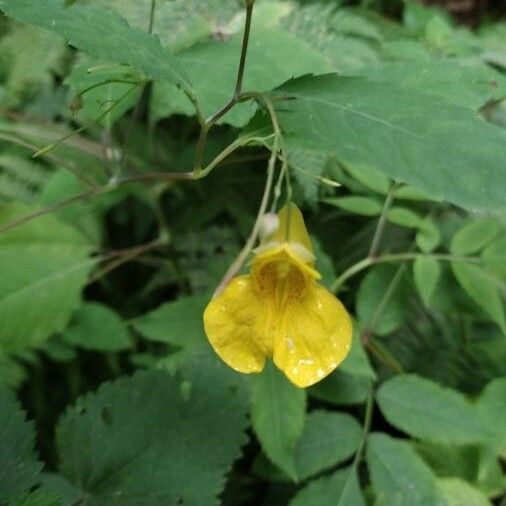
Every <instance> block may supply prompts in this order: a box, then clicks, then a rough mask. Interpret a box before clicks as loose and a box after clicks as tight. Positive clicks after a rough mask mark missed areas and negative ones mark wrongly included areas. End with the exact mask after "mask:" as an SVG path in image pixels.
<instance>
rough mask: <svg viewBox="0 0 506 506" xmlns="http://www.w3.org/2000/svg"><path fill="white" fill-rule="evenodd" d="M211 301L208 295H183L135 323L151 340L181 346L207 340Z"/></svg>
mask: <svg viewBox="0 0 506 506" xmlns="http://www.w3.org/2000/svg"><path fill="white" fill-rule="evenodd" d="M208 301H209V298H208V297H201V296H193V297H180V298H179V299H177V300H176V301H174V302H167V303H166V304H162V305H161V306H160V307H158V308H157V309H155V310H154V311H151V312H149V313H147V314H145V315H143V316H141V317H140V318H137V319H135V320H134V322H133V324H132V325H133V327H134V329H135V330H136V331H137V332H139V333H140V334H141V335H142V336H143V337H145V338H146V339H149V340H151V341H157V342H160V343H168V344H172V345H174V346H181V347H186V346H195V345H198V344H202V343H205V342H206V339H205V334H204V325H203V320H202V315H203V313H204V309H205V307H206V304H207V302H208Z"/></svg>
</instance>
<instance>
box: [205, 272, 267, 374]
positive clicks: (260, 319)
mask: <svg viewBox="0 0 506 506" xmlns="http://www.w3.org/2000/svg"><path fill="white" fill-rule="evenodd" d="M265 320H266V312H265V310H264V308H263V307H262V303H261V301H260V299H259V298H258V296H256V294H255V292H254V291H253V287H252V283H251V278H250V276H238V277H236V278H234V279H232V281H230V283H229V284H228V285H227V287H226V288H225V290H223V292H222V293H221V294H220V295H218V296H217V297H216V298H214V299H213V300H211V302H210V303H209V304H208V306H207V308H206V310H205V312H204V327H205V331H206V335H207V338H208V339H209V342H210V343H211V345H212V347H213V348H214V351H215V352H216V353H217V354H218V355H219V356H220V358H221V359H222V360H223V361H224V362H225V363H226V364H227V365H229V366H230V367H232V369H235V370H236V371H239V372H242V373H253V372H260V371H261V370H262V369H263V368H264V365H265V356H266V355H267V354H270V350H269V348H272V346H269V345H268V343H265V342H264V339H263V335H264V332H262V328H265Z"/></svg>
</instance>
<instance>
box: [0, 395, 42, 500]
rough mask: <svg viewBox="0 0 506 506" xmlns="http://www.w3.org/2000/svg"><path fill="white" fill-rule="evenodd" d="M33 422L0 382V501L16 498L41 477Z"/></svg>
mask: <svg viewBox="0 0 506 506" xmlns="http://www.w3.org/2000/svg"><path fill="white" fill-rule="evenodd" d="M34 442H35V431H34V424H33V422H28V421H26V419H25V414H24V413H23V411H22V410H21V407H20V405H19V403H18V402H17V400H16V398H15V397H14V394H13V393H12V392H11V391H10V390H8V389H7V388H6V387H5V386H3V385H0V503H2V504H3V503H7V502H8V501H10V500H12V499H15V498H17V497H18V496H20V495H22V494H24V493H25V492H27V491H28V490H29V489H30V488H32V487H33V486H34V485H35V484H36V483H37V482H38V480H39V476H38V474H39V472H40V470H41V468H42V464H41V463H40V462H38V460H37V457H36V455H35V452H34Z"/></svg>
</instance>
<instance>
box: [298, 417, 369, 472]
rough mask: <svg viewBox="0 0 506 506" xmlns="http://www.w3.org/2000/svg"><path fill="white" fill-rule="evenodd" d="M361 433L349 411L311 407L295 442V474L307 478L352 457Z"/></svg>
mask: <svg viewBox="0 0 506 506" xmlns="http://www.w3.org/2000/svg"><path fill="white" fill-rule="evenodd" d="M361 436H362V428H361V426H360V424H359V423H358V422H357V420H356V419H355V418H353V417H352V416H351V415H348V414H347V413H334V412H329V411H312V412H311V413H309V415H308V416H307V419H306V424H305V426H304V431H303V432H302V435H301V436H300V439H299V440H298V441H297V444H296V445H295V467H296V469H297V477H298V478H299V479H305V478H308V477H310V476H313V475H315V474H317V473H319V472H320V471H324V470H325V469H328V468H330V467H332V466H334V465H336V464H339V463H341V462H343V461H344V460H346V459H347V458H348V457H351V456H352V455H353V454H354V453H355V452H356V451H357V448H358V445H359V443H360V440H361Z"/></svg>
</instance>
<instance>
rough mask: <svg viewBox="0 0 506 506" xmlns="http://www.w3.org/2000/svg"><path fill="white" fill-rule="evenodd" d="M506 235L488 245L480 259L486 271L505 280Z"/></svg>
mask: <svg viewBox="0 0 506 506" xmlns="http://www.w3.org/2000/svg"><path fill="white" fill-rule="evenodd" d="M504 251H506V235H501V236H500V237H498V238H497V239H496V240H495V241H494V242H492V243H491V244H489V245H488V246H487V247H486V248H485V249H484V250H483V252H482V259H483V263H484V265H485V267H486V268H487V271H490V272H492V273H494V274H495V275H496V276H497V277H500V278H501V279H503V280H506V255H505V254H504Z"/></svg>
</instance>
